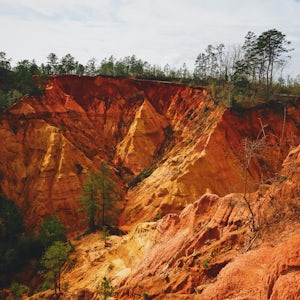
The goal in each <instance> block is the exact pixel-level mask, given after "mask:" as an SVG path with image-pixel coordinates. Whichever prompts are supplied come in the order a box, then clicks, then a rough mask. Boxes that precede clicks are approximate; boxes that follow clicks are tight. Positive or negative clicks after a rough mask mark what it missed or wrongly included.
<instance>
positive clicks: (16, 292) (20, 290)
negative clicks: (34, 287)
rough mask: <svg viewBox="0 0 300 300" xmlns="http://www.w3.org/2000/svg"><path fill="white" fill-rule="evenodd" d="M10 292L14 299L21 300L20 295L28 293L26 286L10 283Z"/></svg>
mask: <svg viewBox="0 0 300 300" xmlns="http://www.w3.org/2000/svg"><path fill="white" fill-rule="evenodd" d="M10 290H11V292H12V296H13V298H14V299H21V297H22V295H24V294H28V293H29V287H28V286H26V285H24V284H20V283H17V282H13V283H12V285H11V286H10Z"/></svg>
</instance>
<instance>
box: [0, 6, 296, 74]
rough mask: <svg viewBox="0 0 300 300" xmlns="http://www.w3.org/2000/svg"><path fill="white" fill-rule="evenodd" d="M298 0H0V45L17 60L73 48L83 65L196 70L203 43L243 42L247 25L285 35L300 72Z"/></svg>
mask: <svg viewBox="0 0 300 300" xmlns="http://www.w3.org/2000/svg"><path fill="white" fill-rule="evenodd" d="M299 16H300V0H251V1H245V0H226V1H225V0H184V1H183V0H0V34H1V47H0V51H4V52H5V53H6V54H7V57H9V58H12V62H13V63H16V62H17V61H19V60H22V59H29V60H32V59H35V60H36V61H37V63H39V64H40V63H42V62H47V56H48V55H49V53H51V52H54V53H55V54H56V55H57V56H59V57H62V56H64V55H66V54H67V53H70V54H71V55H72V56H74V57H75V58H76V60H78V61H79V62H81V63H82V64H85V63H86V62H87V61H88V60H89V59H90V58H92V57H95V58H96V59H97V61H98V63H100V62H101V60H102V59H104V58H105V57H109V56H110V55H113V56H114V57H116V58H123V57H125V56H127V55H132V54H135V55H136V56H137V57H138V58H140V59H142V60H145V61H148V62H149V63H151V64H158V65H161V66H164V65H166V64H169V65H170V66H172V67H177V68H178V67H180V66H182V65H183V63H186V64H187V66H188V67H189V68H190V69H193V68H194V63H195V60H196V57H197V55H198V54H199V53H200V52H204V50H205V48H206V47H207V45H209V44H212V45H217V44H220V43H224V44H225V45H226V47H227V48H229V47H231V46H232V45H241V44H242V43H243V41H244V37H245V35H246V34H247V32H248V31H253V32H254V33H256V34H257V35H259V34H260V33H262V32H264V31H267V30H269V29H273V28H275V29H277V30H279V31H281V32H282V33H284V34H286V39H287V40H289V41H291V47H292V48H294V49H295V50H294V51H292V52H291V53H290V55H291V56H292V59H291V61H290V63H289V65H288V66H287V68H286V71H285V75H286V76H287V75H291V76H292V77H295V76H296V75H298V74H300V17H299Z"/></svg>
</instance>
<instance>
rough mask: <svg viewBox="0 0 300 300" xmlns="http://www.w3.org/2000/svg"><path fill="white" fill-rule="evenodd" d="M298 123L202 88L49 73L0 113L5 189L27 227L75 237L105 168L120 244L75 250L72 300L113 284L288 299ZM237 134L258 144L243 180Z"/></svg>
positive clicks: (204, 295)
mask: <svg viewBox="0 0 300 300" xmlns="http://www.w3.org/2000/svg"><path fill="white" fill-rule="evenodd" d="M299 124H300V114H299V103H298V102H297V101H294V102H286V103H280V102H270V103H269V104H265V105H262V106H261V107H256V108H252V109H248V110H243V111H235V110H229V109H225V108H223V107H221V106H220V105H216V104H215V103H214V101H213V100H212V99H211V97H210V95H209V94H208V93H207V91H206V90H204V89H202V88H198V89H196V88H190V87H186V86H182V85H176V84H170V83H162V82H153V81H144V80H133V79H112V78H103V77H77V76H69V75H68V76H55V77H53V78H52V80H51V81H50V82H49V83H48V84H47V86H46V90H45V94H44V95H43V96H41V97H40V98H33V97H25V98H23V99H22V100H21V101H20V102H19V103H18V104H16V105H15V106H13V107H12V108H10V109H9V110H7V111H6V112H5V113H3V114H2V115H1V116H0V137H1V140H2V141H3V142H2V143H0V153H1V158H0V185H1V188H2V190H3V192H4V194H5V195H6V196H7V197H8V198H11V199H13V200H14V201H15V202H16V203H17V204H18V205H19V206H20V207H21V208H22V209H23V211H24V214H25V220H26V224H27V225H28V227H32V228H34V227H37V225H38V224H39V223H40V222H41V221H42V220H43V218H44V217H45V216H46V215H47V214H53V213H54V212H55V213H57V214H58V216H59V217H60V218H61V219H62V221H63V222H64V224H65V225H66V227H67V229H68V232H69V235H70V237H74V236H77V232H78V231H82V229H83V228H84V224H83V223H82V221H81V219H82V216H81V215H79V212H78V201H77V199H78V198H79V197H80V193H81V189H82V186H83V183H84V180H85V179H86V177H87V174H88V172H89V170H91V169H94V168H97V166H99V164H100V162H101V161H107V162H108V163H109V165H110V166H111V167H112V169H113V171H114V172H113V173H114V177H115V179H116V180H117V181H118V185H119V187H120V189H121V191H122V199H121V201H120V207H122V209H123V210H122V213H121V215H120V218H119V220H116V222H118V223H119V226H120V227H121V229H123V230H127V231H128V234H127V235H125V236H123V237H115V236H113V237H111V246H110V247H107V248H105V247H104V246H103V242H102V241H101V239H100V237H99V234H94V235H90V236H87V237H84V238H82V239H80V240H74V241H73V242H74V245H75V252H74V253H73V254H72V257H73V260H72V264H69V265H68V266H66V269H65V271H64V274H63V280H64V281H65V282H66V283H68V284H67V285H68V291H67V292H66V297H67V295H69V296H70V297H71V298H72V297H73V298H74V299H77V298H78V299H79V298H80V297H81V298H80V299H84V297H86V299H91V297H94V298H96V297H97V296H96V293H95V290H96V287H97V284H99V283H101V280H102V278H103V276H107V277H108V278H109V279H110V280H111V281H112V283H113V284H114V286H115V287H116V297H117V298H118V299H142V298H143V297H144V298H145V297H146V295H148V296H149V297H150V299H259V297H260V298H261V299H293V298H291V297H292V295H297V292H298V291H299V287H298V284H297V282H299V262H298V252H297V251H298V250H297V249H298V248H299V234H300V232H299V211H300V208H299V207H300V204H299V199H300V195H299V179H300V178H299V170H298V169H299V163H300V160H299V151H300V149H299V146H298V145H299V141H300V139H299V137H300V132H299V131H300V127H299ZM245 138H247V139H248V140H249V141H252V142H253V143H255V141H257V140H260V141H262V147H261V151H260V152H259V153H258V154H255V155H253V156H251V162H250V164H249V168H248V169H247V170H246V169H245V167H244V161H245V153H244V149H243V142H244V141H245ZM145 169H148V170H149V169H151V172H152V173H151V172H149V174H150V176H149V177H147V178H143V176H141V174H143V173H145ZM139 174H140V178H142V180H140V182H138V181H137V180H136V176H137V175H139ZM149 174H148V175H149ZM245 176H247V182H246V181H245ZM246 183H247V192H252V194H251V195H250V196H247V199H249V201H250V203H251V207H252V209H253V211H254V214H255V220H254V222H255V226H256V228H259V231H258V232H253V231H251V228H250V221H251V214H250V212H249V209H248V208H247V205H246V203H245V199H244V197H243V192H244V190H245V184H246ZM251 249H254V250H251ZM248 250H251V251H248ZM261 262H263V263H261ZM229 278H231V279H229ZM257 282H259V284H255V283H257ZM279 291H280V293H279ZM50 294H51V293H50ZM50 294H49V295H50ZM143 295H144V296H143ZM45 297H48V296H46V295H45ZM49 297H51V296H49ZM253 297H254V298H253ZM283 297H285V298H283ZM73 298H72V299H73ZM295 299H297V298H295Z"/></svg>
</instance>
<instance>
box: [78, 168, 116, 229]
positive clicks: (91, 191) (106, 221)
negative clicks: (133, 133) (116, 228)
mask: <svg viewBox="0 0 300 300" xmlns="http://www.w3.org/2000/svg"><path fill="white" fill-rule="evenodd" d="M118 194H119V193H118V191H117V189H116V182H115V181H114V179H113V178H112V174H111V169H110V168H109V167H108V165H107V164H106V163H101V165H100V168H99V169H98V170H97V171H91V172H90V175H89V177H88V178H87V180H86V181H85V184H84V187H83V191H82V198H80V199H79V202H80V203H81V210H83V211H85V213H86V215H87V221H88V227H89V231H90V232H94V231H95V230H96V229H97V228H98V227H99V225H100V224H101V227H104V226H106V225H110V223H111V221H112V219H113V217H114V216H115V214H116V211H117V210H116V207H115V203H116V202H117V200H118V198H117V196H118ZM100 220H101V222H100Z"/></svg>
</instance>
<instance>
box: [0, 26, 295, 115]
mask: <svg viewBox="0 0 300 300" xmlns="http://www.w3.org/2000/svg"><path fill="white" fill-rule="evenodd" d="M289 45H290V42H289V41H287V40H286V37H285V35H284V34H283V33H281V32H280V31H278V30H276V29H271V30H268V31H265V32H263V33H261V34H260V35H258V36H257V35H256V34H255V33H253V32H248V33H247V35H246V36H245V40H244V43H243V45H242V46H235V47H233V46H232V47H228V49H226V47H225V45H224V44H222V43H221V44H219V45H215V46H214V45H208V46H207V48H206V49H205V51H204V52H201V53H199V55H198V56H197V57H196V60H195V67H194V69H193V70H190V69H189V68H188V67H187V65H186V64H185V63H184V64H183V65H182V67H180V68H173V67H171V66H170V65H168V64H167V65H165V66H163V67H161V66H158V65H153V64H150V63H148V62H147V61H143V60H141V59H139V58H137V57H136V56H135V55H132V56H126V57H124V58H121V59H116V58H115V57H113V56H110V57H108V58H104V59H102V60H101V61H100V63H98V62H97V59H96V58H91V59H90V60H88V62H87V63H86V64H82V63H80V62H79V61H77V60H76V59H75V58H74V57H73V56H72V55H71V54H66V55H65V56H63V57H61V58H59V57H58V56H57V55H56V54H55V53H50V54H49V55H48V56H47V62H46V63H42V64H41V65H38V64H37V63H36V62H35V60H32V61H30V60H22V61H19V62H18V63H17V64H16V65H15V66H14V67H12V65H11V59H10V58H7V55H6V53H4V52H0V109H1V110H4V109H5V108H6V107H8V106H10V105H12V104H13V103H14V102H16V101H17V100H18V99H19V98H20V97H21V96H23V95H26V94H29V95H39V94H40V93H41V87H42V86H43V82H44V80H47V77H48V76H49V75H54V74H75V75H78V76H84V75H88V76H96V75H102V76H113V77H128V76H130V77H135V78H143V79H152V80H164V81H175V82H180V83H183V84H191V85H199V84H200V85H205V86H208V87H210V88H211V91H212V93H213V94H215V97H216V98H220V99H222V97H225V100H226V99H229V100H230V102H234V101H240V100H242V99H245V98H246V99H248V98H249V99H250V98H263V99H265V100H268V99H270V97H271V96H272V95H273V94H274V93H298V94H299V93H300V88H299V84H300V76H299V75H298V76H297V78H295V79H293V78H290V77H289V78H286V79H284V78H283V77H282V74H283V70H284V68H285V67H286V65H287V63H288V61H289V59H290V56H289V55H288V54H289V52H290V51H292V50H293V49H291V48H290V46H289ZM274 79H276V80H274ZM220 99H219V100H220Z"/></svg>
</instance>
